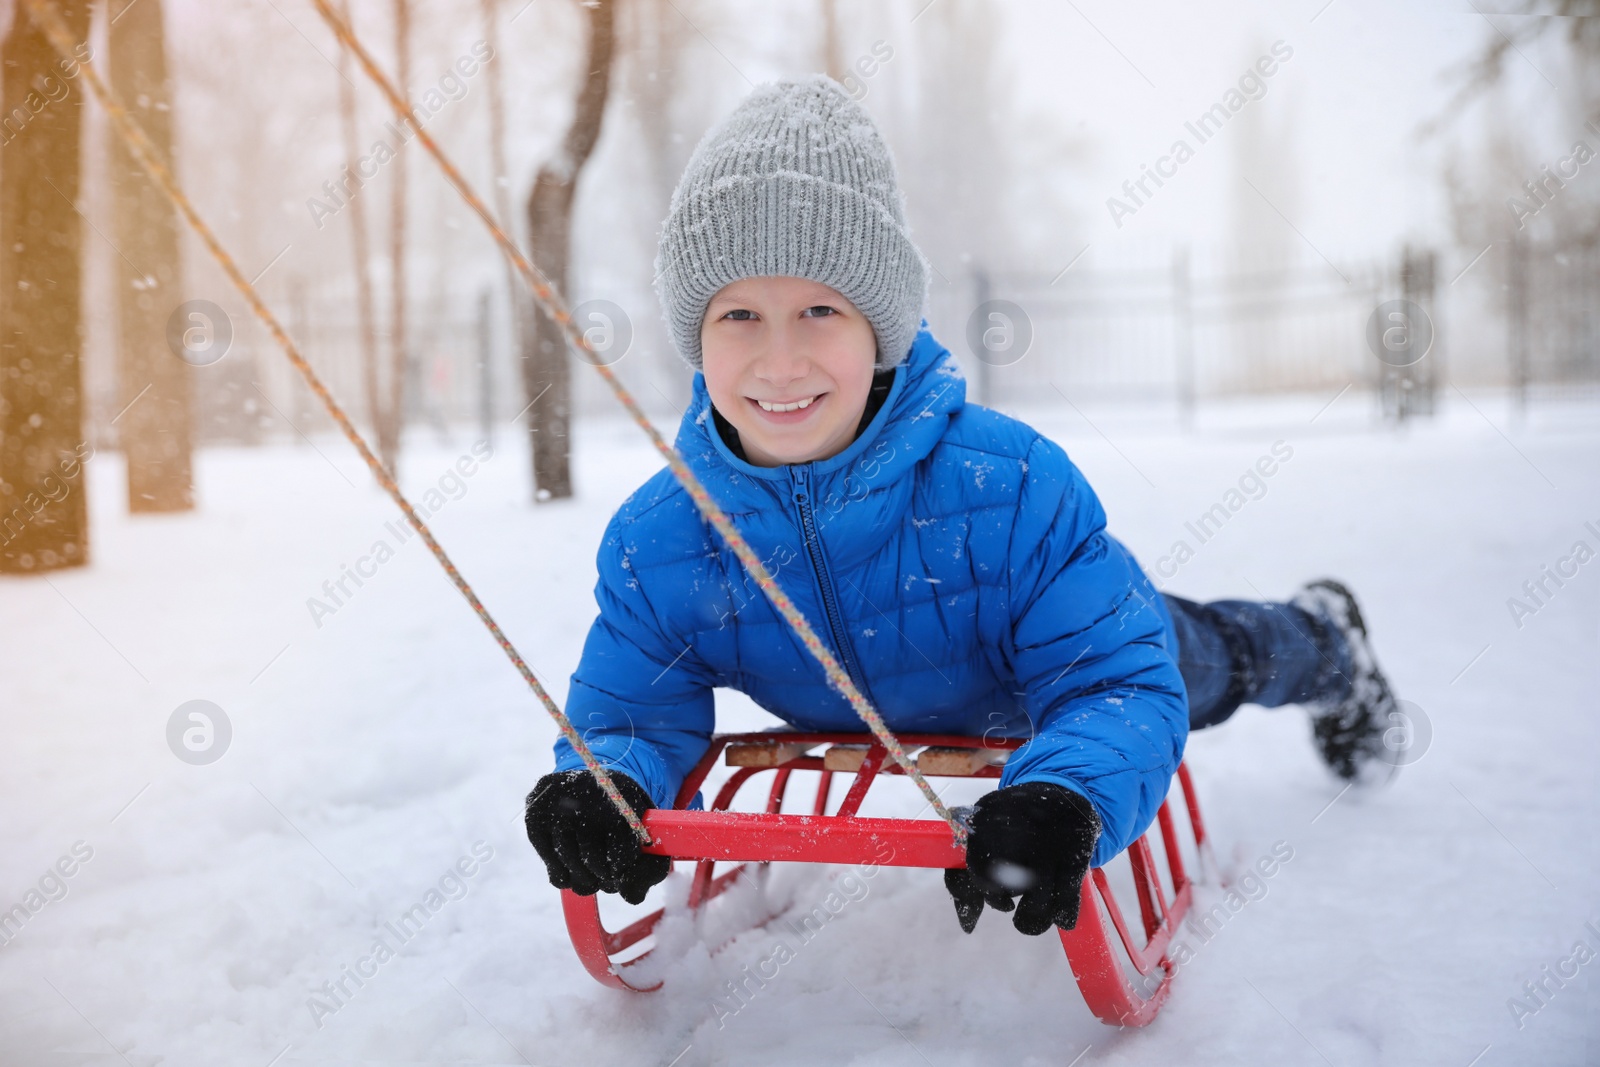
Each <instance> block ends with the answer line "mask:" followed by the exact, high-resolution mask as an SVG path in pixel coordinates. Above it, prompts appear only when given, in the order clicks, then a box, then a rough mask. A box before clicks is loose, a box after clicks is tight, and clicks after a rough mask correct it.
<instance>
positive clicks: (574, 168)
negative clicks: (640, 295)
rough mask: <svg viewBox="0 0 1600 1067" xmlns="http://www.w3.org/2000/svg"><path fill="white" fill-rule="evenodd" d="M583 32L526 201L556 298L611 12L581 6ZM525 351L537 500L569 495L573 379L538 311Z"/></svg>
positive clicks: (610, 33)
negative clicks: (576, 70)
mask: <svg viewBox="0 0 1600 1067" xmlns="http://www.w3.org/2000/svg"><path fill="white" fill-rule="evenodd" d="M582 7H583V12H584V14H585V15H586V17H587V18H586V21H587V22H588V26H589V44H588V49H587V51H586V54H585V55H584V60H583V65H582V67H581V68H580V70H581V71H582V72H583V81H582V84H581V85H580V86H579V89H578V96H577V100H576V102H575V104H574V107H573V113H572V122H571V124H570V125H569V126H568V127H567V133H566V136H565V137H564V138H563V139H562V141H561V145H560V147H559V148H558V150H557V152H556V156H555V158H554V159H551V160H549V161H547V162H546V163H545V164H544V165H543V166H541V167H540V168H539V172H538V174H537V175H536V176H535V178H534V181H533V191H532V192H531V193H530V194H529V195H528V233H529V248H530V250H531V252H532V258H533V262H534V263H535V264H536V265H537V266H538V267H539V269H540V270H542V271H543V272H544V274H545V276H546V277H548V278H549V279H550V280H551V281H552V282H553V283H554V284H555V285H556V287H557V288H558V289H559V290H560V291H561V292H562V293H568V292H570V289H569V287H568V284H567V281H568V278H567V274H568V271H567V267H568V265H569V262H570V260H571V251H572V247H571V246H572V200H573V194H574V193H575V192H576V190H577V187H578V177H579V175H580V174H581V173H582V172H583V166H584V164H585V163H586V162H587V161H588V159H589V155H590V153H592V152H593V151H594V146H595V142H596V141H598V140H599V139H600V120H601V118H602V117H603V116H604V114H605V107H606V97H607V95H608V94H609V92H610V88H611V58H612V54H613V52H614V50H615V49H614V44H615V15H616V5H615V4H614V2H613V0H585V2H584V3H583V5H582ZM531 341H532V344H531V345H524V347H523V352H522V380H523V387H524V389H525V390H526V395H527V397H528V402H529V409H528V433H529V435H530V437H531V438H532V445H533V489H534V499H535V500H540V501H544V500H560V499H565V498H567V497H570V496H571V495H572V471H571V444H572V438H571V426H572V374H571V367H570V365H569V363H568V361H567V345H566V340H565V338H564V337H563V336H562V333H561V329H560V327H559V326H557V325H556V324H555V323H554V322H552V321H551V320H550V318H549V317H548V316H547V315H545V314H544V312H543V311H540V312H539V314H538V316H537V317H536V319H535V327H534V330H533V336H532V338H531Z"/></svg>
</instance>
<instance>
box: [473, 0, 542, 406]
mask: <svg viewBox="0 0 1600 1067" xmlns="http://www.w3.org/2000/svg"><path fill="white" fill-rule="evenodd" d="M498 4H499V0H482V8H483V35H484V41H485V43H486V44H488V46H489V62H488V63H487V64H485V65H486V66H487V68H488V70H487V75H488V79H489V84H488V86H487V88H488V90H489V165H490V169H492V170H493V171H494V175H493V184H494V213H495V221H496V222H498V223H499V224H500V228H501V229H503V230H505V231H506V235H507V236H508V237H510V238H511V240H512V241H516V239H517V232H516V224H515V222H514V221H513V220H512V217H511V170H510V167H509V166H507V164H506V107H505V88H504V86H503V85H502V83H501V78H500V27H499V19H498V16H497V14H496V8H497V5H498ZM506 306H507V307H508V308H509V309H510V311H511V348H512V351H514V352H521V351H522V350H523V349H524V347H526V345H527V344H528V341H527V338H528V335H529V334H531V333H532V332H533V296H532V294H530V293H529V292H528V290H527V288H526V287H525V286H524V285H523V284H522V279H521V278H520V277H519V276H518V274H517V271H516V268H515V267H513V266H512V265H511V263H510V262H509V261H508V262H507V263H506ZM484 351H485V353H486V355H485V357H484V358H486V359H487V358H488V356H487V352H488V349H487V348H485V349H484ZM490 414H491V415H492V414H493V412H492V411H491V412H490Z"/></svg>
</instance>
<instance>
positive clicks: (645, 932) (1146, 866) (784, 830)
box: [561, 732, 1209, 1026]
mask: <svg viewBox="0 0 1600 1067" xmlns="http://www.w3.org/2000/svg"><path fill="white" fill-rule="evenodd" d="M900 740H901V742H902V743H903V744H904V745H905V747H906V750H907V751H908V752H910V751H912V750H917V749H920V751H919V752H917V756H916V763H917V769H918V770H919V771H921V772H922V773H923V774H924V775H932V776H940V777H962V778H999V777H1000V771H1001V765H1002V764H1003V763H1004V762H1005V759H1006V757H1007V756H1009V755H1010V753H1011V752H1012V751H1013V750H1015V749H1016V748H1018V747H1019V746H1021V745H1022V743H1023V742H1022V740H1021V739H1010V740H991V739H987V738H975V737H952V736H946V735H938V734H902V735H900ZM724 756H725V757H726V762H727V765H728V766H730V767H733V768H735V770H734V772H733V774H732V775H731V776H730V777H729V778H728V780H727V781H726V782H724V783H723V785H722V788H721V789H720V790H718V791H717V795H716V798H715V799H714V800H713V801H712V803H711V806H710V808H709V810H703V811H689V810H686V807H687V805H688V804H689V802H690V800H691V799H692V798H693V797H694V796H695V794H696V793H697V792H699V790H700V787H701V785H702V784H703V783H704V782H705V780H706V777H707V776H708V775H709V774H710V772H711V769H712V767H714V766H715V765H716V762H717V760H718V759H719V758H721V757H724ZM887 757H888V753H887V752H886V751H885V749H884V747H883V746H882V745H881V744H879V743H877V742H876V741H875V740H874V739H873V738H872V736H871V735H870V734H836V733H803V732H767V733H747V734H719V735H716V736H714V737H712V739H711V747H710V748H708V749H707V750H706V754H705V756H704V757H702V758H701V760H700V762H699V763H698V764H696V765H695V768H694V770H692V771H691V772H690V773H689V775H688V777H686V778H685V779H684V782H683V787H682V788H681V789H680V790H679V791H678V797H677V801H676V804H675V806H674V807H673V808H672V809H671V810H667V809H661V808H658V809H653V810H651V811H649V812H646V813H645V816H644V821H645V825H646V826H647V827H648V828H649V830H650V833H651V835H652V836H653V837H654V838H655V842H656V843H655V844H653V845H651V846H649V847H648V848H646V849H645V851H646V852H651V853H655V854H657V855H666V856H671V857H673V859H675V860H682V861H693V862H694V864H695V873H694V880H693V882H692V883H691V884H690V890H689V907H690V908H694V909H698V908H700V907H703V906H704V905H705V904H706V903H707V902H708V901H710V900H711V899H713V898H714V897H716V896H717V895H719V894H720V893H722V892H723V891H724V890H726V889H727V888H728V887H729V886H730V885H732V884H733V882H734V881H735V880H736V879H737V878H739V876H740V875H741V874H743V873H744V872H745V870H746V868H748V867H749V866H750V865H751V864H756V865H764V864H767V863H772V862H782V861H791V862H803V863H843V864H853V863H866V864H881V865H885V866H891V867H931V868H936V869H943V868H947V867H961V866H964V865H965V863H966V855H965V851H964V850H963V849H962V848H960V847H959V846H958V845H956V844H955V842H954V840H953V839H952V836H951V833H950V828H949V826H947V825H946V824H945V823H944V822H942V821H935V820H932V819H897V818H869V817H863V816H859V815H857V814H856V813H857V812H858V811H859V810H860V808H861V802H862V801H863V800H864V799H865V798H866V795H867V791H868V790H869V789H870V788H871V787H872V783H873V782H874V781H875V780H876V778H877V776H878V775H880V774H901V773H903V772H902V771H901V770H900V768H899V767H898V766H896V765H894V764H893V763H892V762H890V761H889V760H888V758H887ZM796 771H814V772H818V773H817V786H816V792H815V794H814V798H813V800H812V802H811V805H810V814H793V813H784V812H783V805H784V800H785V798H786V796H787V795H788V792H789V785H790V783H791V781H793V780H794V773H795V772H796ZM766 772H771V783H770V786H769V787H768V791H767V800H766V810H765V811H764V812H740V811H730V810H728V809H729V807H730V806H731V805H732V803H733V800H734V797H735V796H736V795H738V793H739V791H740V789H741V788H742V787H743V786H744V785H745V784H746V783H747V782H749V781H750V780H751V779H752V778H754V777H756V776H757V775H760V774H763V773H766ZM836 775H839V776H843V775H850V778H849V782H850V785H849V789H848V791H847V792H846V793H845V795H844V799H843V800H842V801H841V802H840V803H839V805H838V807H837V808H836V809H834V810H833V811H832V812H831V813H830V812H829V810H828V809H829V802H830V796H831V794H832V793H833V792H834V790H833V789H832V786H833V779H834V777H835V776H836ZM1177 779H1178V782H1179V784H1180V786H1181V787H1182V795H1183V807H1184V811H1185V814H1186V816H1187V818H1188V822H1189V831H1190V833H1189V834H1188V835H1186V836H1187V837H1188V838H1189V839H1190V840H1192V841H1193V844H1194V849H1193V852H1192V853H1191V855H1192V856H1195V857H1202V858H1203V857H1204V856H1205V855H1206V854H1207V852H1208V849H1209V846H1208V843H1207V839H1206V832H1205V825H1204V823H1203V822H1201V819H1200V806H1199V802H1198V800H1197V798H1196V796H1195V790H1194V783H1193V782H1192V781H1191V780H1190V778H1189V771H1188V768H1187V767H1185V766H1183V765H1181V764H1180V765H1179V767H1178V774H1177ZM1172 799H1173V798H1172V797H1170V796H1169V797H1168V799H1167V800H1165V801H1163V802H1162V804H1161V809H1160V812H1159V814H1158V815H1157V818H1156V824H1155V826H1154V827H1152V828H1151V832H1147V833H1146V834H1145V835H1144V836H1143V837H1140V838H1139V839H1138V840H1137V841H1135V842H1134V843H1133V845H1132V846H1130V847H1129V848H1128V849H1127V850H1126V851H1125V852H1123V853H1122V856H1125V857H1126V858H1127V866H1128V868H1129V872H1130V873H1131V882H1132V886H1133V892H1134V894H1135V896H1136V898H1137V901H1138V915H1137V921H1136V922H1130V916H1128V915H1125V914H1124V912H1123V910H1122V907H1121V906H1120V905H1119V903H1118V900H1117V895H1116V894H1115V893H1113V889H1112V881H1113V879H1112V878H1111V877H1108V874H1107V871H1106V869H1105V868H1099V867H1097V868H1095V869H1094V870H1092V871H1090V872H1089V875H1088V876H1087V877H1086V878H1084V880H1083V904H1082V910H1081V911H1080V913H1079V917H1078V925H1077V927H1076V928H1075V929H1073V930H1070V931H1057V932H1058V933H1060V935H1061V943H1062V945H1063V947H1064V948H1065V949H1066V953H1067V962H1068V963H1069V965H1070V966H1071V968H1072V973H1073V975H1074V976H1075V977H1076V978H1077V981H1078V988H1079V989H1080V990H1081V991H1082V993H1083V999H1084V1002H1085V1003H1086V1004H1087V1005H1088V1007H1089V1010H1090V1011H1092V1012H1093V1013H1094V1014H1095V1016H1096V1017H1097V1018H1098V1019H1100V1021H1102V1022H1105V1023H1109V1024H1112V1025H1116V1026H1143V1025H1145V1024H1146V1023H1148V1022H1150V1021H1151V1020H1152V1019H1154V1018H1155V1016H1156V1012H1158V1011H1159V1010H1160V1009H1161V1005H1162V1003H1163V1002H1165V1000H1166V998H1167V994H1168V993H1169V991H1170V988H1171V984H1172V976H1173V967H1172V965H1171V963H1170V962H1169V961H1168V959H1167V956H1166V952H1167V946H1168V944H1169V943H1170V942H1171V940H1172V935H1173V933H1174V932H1175V931H1176V930H1177V928H1178V924H1179V923H1181V922H1182V921H1183V917H1184V915H1185V913H1187V911H1188V909H1189V904H1190V900H1191V897H1192V895H1193V883H1192V879H1191V877H1190V874H1189V870H1188V867H1187V866H1186V863H1185V858H1184V854H1183V853H1184V849H1185V848H1186V847H1187V845H1186V844H1185V843H1184V842H1183V840H1182V839H1180V837H1179V834H1178V830H1177V827H1176V825H1175V820H1174V818H1173V814H1172V804H1171V800H1172ZM1157 828H1159V830H1160V839H1161V847H1160V851H1159V853H1158V852H1157V849H1156V848H1155V847H1154V846H1153V845H1152V843H1151V835H1152V833H1153V832H1154V831H1155V830H1156V829H1157ZM885 845H887V855H886V849H885ZM1158 855H1159V856H1161V857H1162V858H1163V859H1164V861H1165V862H1164V863H1163V862H1161V861H1159V860H1158V859H1157V856H1158ZM719 860H722V861H730V862H734V863H737V864H738V866H736V867H733V868H732V869H730V870H727V871H725V872H724V873H722V874H714V869H715V864H716V863H717V861H719ZM1116 862H1117V863H1119V864H1120V862H1121V857H1119V858H1118V860H1117V861H1116ZM1115 873H1121V872H1115ZM1117 880H1118V881H1119V882H1122V883H1126V882H1127V881H1129V879H1128V878H1126V877H1121V878H1118V879H1117ZM1124 895H1125V894H1124ZM561 905H562V911H563V912H564V913H565V916H566V921H567V933H568V934H569V936H570V937H571V938H572V945H573V947H574V948H575V949H576V950H577V952H578V958H579V959H580V960H581V961H582V962H583V966H584V968H585V969H586V970H587V971H588V972H589V973H590V974H591V975H593V976H594V977H595V978H596V979H597V980H598V981H600V982H601V983H602V984H604V985H608V986H611V987H613V988H615V989H630V990H634V991H636V992H650V991H652V990H654V989H658V988H660V984H659V983H657V984H656V985H653V986H643V985H640V984H637V983H636V982H635V981H633V980H630V976H629V971H630V969H631V967H632V966H633V965H634V964H636V963H637V962H638V961H639V960H640V959H642V958H644V956H646V955H648V954H649V949H648V948H646V949H645V950H644V951H635V950H636V949H637V948H638V947H639V946H640V944H641V943H642V942H644V941H645V940H646V939H647V938H649V937H650V936H651V935H652V933H653V932H654V931H655V928H656V925H657V924H658V923H659V922H660V921H661V916H662V911H661V910H657V911H655V912H652V913H651V914H649V915H646V916H645V917H643V918H641V919H639V920H637V921H635V922H632V923H630V924H629V925H627V926H625V927H623V928H622V929H620V930H616V931H609V930H607V929H605V927H604V926H603V925H602V923H601V921H600V908H599V896H598V895H594V896H587V897H582V896H579V895H577V894H576V893H574V892H572V891H571V890H570V889H564V890H562V891H561Z"/></svg>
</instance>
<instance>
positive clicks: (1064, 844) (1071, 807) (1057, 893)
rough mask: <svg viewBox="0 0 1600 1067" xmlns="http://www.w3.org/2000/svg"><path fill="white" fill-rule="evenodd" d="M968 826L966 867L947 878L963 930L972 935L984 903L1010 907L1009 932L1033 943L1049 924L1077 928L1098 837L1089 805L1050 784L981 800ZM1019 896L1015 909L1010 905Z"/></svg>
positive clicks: (1079, 796)
mask: <svg viewBox="0 0 1600 1067" xmlns="http://www.w3.org/2000/svg"><path fill="white" fill-rule="evenodd" d="M970 825H971V829H970V830H969V832H968V834H967V865H966V866H965V867H952V868H950V869H948V870H946V871H945V872H944V887H945V888H946V889H948V890H949V891H950V896H951V897H953V898H954V899H955V903H956V919H957V921H959V922H960V923H961V929H963V930H965V931H966V932H967V933H969V934H970V933H972V931H973V930H974V929H975V928H976V927H977V925H978V916H980V915H982V914H983V905H984V903H985V902H987V903H988V905H989V906H990V907H991V908H994V909H995V910H996V911H1010V910H1011V909H1012V908H1013V907H1015V908H1016V910H1017V913H1016V915H1015V916H1013V917H1012V924H1013V925H1014V926H1016V928H1017V929H1018V930H1020V931H1021V932H1022V933H1025V934H1027V935H1029V936H1030V937H1032V936H1036V935H1038V934H1042V933H1044V932H1045V931H1046V930H1048V929H1050V927H1051V925H1052V924H1054V925H1056V926H1059V927H1061V929H1063V930H1070V929H1072V928H1073V927H1074V926H1076V925H1077V924H1078V905H1079V904H1080V903H1081V902H1082V886H1083V879H1084V876H1085V875H1086V874H1088V873H1089V858H1090V857H1091V856H1093V855H1094V844H1095V841H1096V840H1097V839H1098V838H1099V836H1100V816H1098V815H1096V814H1095V811H1094V806H1093V805H1091V804H1090V803H1089V800H1088V798H1087V797H1085V796H1084V795H1083V794H1081V793H1077V792H1074V791H1073V790H1071V789H1068V788H1066V787H1065V786H1059V785H1056V784H1055V783H1054V782H1023V783H1022V784H1020V785H1012V786H1007V787H1006V788H1004V789H997V790H995V791H994V792H993V793H987V794H985V795H984V796H983V797H982V798H981V799H979V801H978V803H977V804H976V805H974V806H973V808H972V815H971V824H970ZM1019 893H1020V894H1022V901H1021V903H1020V904H1018V903H1015V902H1013V901H1012V899H1011V898H1012V897H1013V896H1016V895H1017V894H1019Z"/></svg>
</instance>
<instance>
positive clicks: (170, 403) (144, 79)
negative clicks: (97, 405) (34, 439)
mask: <svg viewBox="0 0 1600 1067" xmlns="http://www.w3.org/2000/svg"><path fill="white" fill-rule="evenodd" d="M107 13H108V14H109V15H110V27H109V30H108V34H107V35H108V37H109V39H110V56H109V57H108V65H109V66H110V68H111V71H110V73H111V88H112V89H113V90H114V91H115V92H116V94H117V95H118V96H120V97H121V98H122V100H123V102H124V103H125V104H127V106H128V108H129V109H130V111H131V112H132V114H133V117H134V118H135V119H136V120H137V121H138V123H139V125H141V126H143V127H144V131H145V133H147V134H148V135H149V136H150V140H151V142H152V143H153V144H154V145H155V148H156V151H157V152H159V153H160V154H161V156H162V158H163V159H165V160H167V161H168V162H169V164H170V162H171V161H172V160H173V158H174V156H173V144H172V125H173V122H172V88H171V84H170V82H169V81H168V79H167V51H166V42H165V38H164V35H163V29H162V26H163V20H162V3H161V0H110V4H109V5H108V7H107ZM106 136H107V138H108V140H109V142H110V143H109V145H108V147H107V153H106V160H107V163H108V165H109V168H110V174H111V187H112V195H113V201H114V204H115V208H114V210H115V225H114V232H115V233H116V239H117V249H118V251H119V252H120V253H121V254H120V255H119V256H117V260H116V264H115V267H116V272H117V275H116V277H117V287H116V293H117V297H116V313H117V324H118V343H117V378H118V394H119V399H118V407H119V408H122V407H125V408H126V410H125V411H124V412H123V414H122V416H121V418H120V419H119V420H118V426H117V436H118V440H119V441H120V442H121V445H122V451H123V454H124V455H125V456H126V457H127V460H128V510H129V511H131V512H141V511H143V512H164V511H188V510H190V509H191V508H193V507H194V478H193V471H192V467H191V463H190V436H191V435H190V421H189V407H190V401H189V397H190V392H191V389H192V381H191V377H190V370H189V365H188V364H187V363H185V362H184V361H183V360H182V359H179V358H178V357H177V355H176V353H174V352H173V351H172V350H171V349H170V348H169V347H168V345H167V318H168V316H170V315H172V314H173V313H174V311H175V310H176V309H177V307H178V305H180V304H181V303H183V298H182V294H181V288H182V283H183V266H182V263H181V262H180V260H179V258H178V256H179V253H178V215H177V212H176V210H175V209H174V208H173V207H172V204H171V202H170V201H168V200H167V198H166V196H164V195H163V194H162V192H161V190H160V189H158V188H157V187H156V185H155V183H154V182H153V181H151V180H150V177H149V176H148V175H147V174H145V172H144V168H143V167H141V166H140V165H139V163H138V161H137V160H135V159H134V158H133V155H132V153H130V152H129V151H128V150H127V148H126V147H124V145H123V143H122V138H121V137H120V136H118V134H117V132H116V130H115V129H114V128H113V129H108V130H107V131H106ZM135 401H137V402H135Z"/></svg>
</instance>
